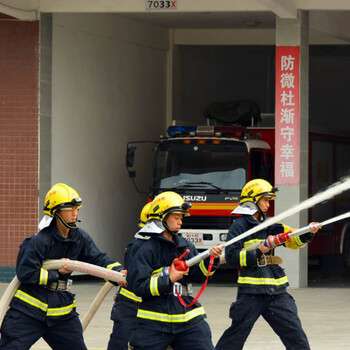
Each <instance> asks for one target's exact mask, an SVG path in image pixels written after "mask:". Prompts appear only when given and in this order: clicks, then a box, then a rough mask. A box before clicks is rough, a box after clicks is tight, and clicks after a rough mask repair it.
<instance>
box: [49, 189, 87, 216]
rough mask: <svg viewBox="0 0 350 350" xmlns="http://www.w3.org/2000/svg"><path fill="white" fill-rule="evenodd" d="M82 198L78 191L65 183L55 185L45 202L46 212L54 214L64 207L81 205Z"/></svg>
mask: <svg viewBox="0 0 350 350" xmlns="http://www.w3.org/2000/svg"><path fill="white" fill-rule="evenodd" d="M81 204H82V200H81V198H80V197H79V194H78V192H77V191H76V190H75V189H74V188H72V187H69V186H67V185H65V184H63V183H58V184H56V185H53V186H52V187H51V189H50V191H49V192H47V194H46V197H45V202H44V214H46V215H49V216H54V215H55V213H56V212H57V211H58V210H60V209H63V208H72V207H76V206H78V207H81Z"/></svg>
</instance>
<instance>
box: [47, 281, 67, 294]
mask: <svg viewBox="0 0 350 350" xmlns="http://www.w3.org/2000/svg"><path fill="white" fill-rule="evenodd" d="M72 284H73V280H67V281H62V280H58V281H57V282H52V283H50V284H48V285H47V286H44V287H45V288H46V289H49V290H51V291H53V292H63V291H68V290H70V288H71V286H72Z"/></svg>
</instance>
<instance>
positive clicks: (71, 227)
mask: <svg viewBox="0 0 350 350" xmlns="http://www.w3.org/2000/svg"><path fill="white" fill-rule="evenodd" d="M54 217H55V218H57V219H58V220H59V221H60V223H61V224H62V225H63V226H64V227H65V228H68V229H69V230H72V229H74V228H77V225H76V222H77V221H78V220H77V221H75V222H69V223H68V222H66V221H65V220H63V218H62V216H61V215H60V214H58V213H57V212H56V213H55V214H54Z"/></svg>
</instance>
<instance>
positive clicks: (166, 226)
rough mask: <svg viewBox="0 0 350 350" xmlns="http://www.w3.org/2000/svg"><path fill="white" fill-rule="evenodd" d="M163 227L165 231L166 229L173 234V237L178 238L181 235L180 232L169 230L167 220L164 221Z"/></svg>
mask: <svg viewBox="0 0 350 350" xmlns="http://www.w3.org/2000/svg"><path fill="white" fill-rule="evenodd" d="M163 226H164V227H165V229H166V230H167V231H168V232H169V233H170V234H172V235H174V236H177V235H179V234H180V233H179V231H171V230H170V228H169V226H168V224H167V223H166V221H165V220H163Z"/></svg>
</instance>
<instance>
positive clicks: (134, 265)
mask: <svg viewBox="0 0 350 350" xmlns="http://www.w3.org/2000/svg"><path fill="white" fill-rule="evenodd" d="M187 248H189V249H190V253H189V254H188V255H186V256H185V260H187V259H190V258H191V257H193V256H195V255H197V254H198V253H197V250H196V248H195V247H194V245H193V244H191V243H189V242H188V241H186V240H185V239H184V238H183V237H181V236H173V241H169V240H168V239H166V238H164V237H162V236H160V235H154V236H152V237H151V238H150V239H149V240H147V241H144V242H143V243H142V244H141V246H140V247H139V248H138V250H137V252H136V254H133V251H132V249H131V256H132V257H133V258H132V259H130V261H129V266H128V274H127V282H128V284H129V286H130V288H131V289H132V290H133V291H134V292H135V293H136V295H138V296H140V297H142V303H141V304H140V306H139V309H138V314H137V317H138V322H139V323H142V324H143V325H144V326H145V327H147V328H150V329H156V330H159V331H160V332H167V333H177V332H180V331H183V330H186V329H187V328H190V327H191V326H192V325H193V324H194V323H196V322H198V321H199V320H201V319H203V318H204V317H206V315H205V311H204V308H203V307H202V306H201V305H200V304H199V303H198V302H197V303H196V304H194V305H193V306H191V307H189V308H186V307H184V306H182V305H181V303H180V301H179V300H178V298H177V297H176V296H174V295H173V284H172V282H171V281H170V278H169V275H167V274H166V273H165V271H166V268H167V267H169V266H171V264H172V262H173V260H174V259H175V258H177V257H179V256H180V255H181V254H182V253H183V252H184V251H185V250H186V249H187ZM218 262H219V259H216V260H215V263H216V264H217V263H218ZM208 266H209V258H207V259H205V260H204V261H203V262H202V263H199V264H196V265H195V266H192V267H191V268H190V270H189V273H188V275H185V277H184V278H183V279H181V280H180V281H178V282H179V283H181V284H182V285H186V284H187V283H189V282H195V283H203V282H204V281H205V279H206V274H207V271H208ZM215 269H216V266H213V270H215ZM183 299H184V301H185V303H186V304H189V303H190V302H192V300H193V297H192V296H183Z"/></svg>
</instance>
